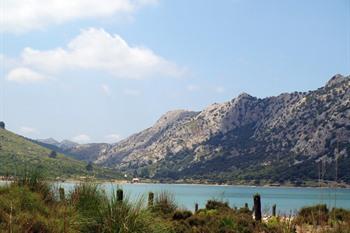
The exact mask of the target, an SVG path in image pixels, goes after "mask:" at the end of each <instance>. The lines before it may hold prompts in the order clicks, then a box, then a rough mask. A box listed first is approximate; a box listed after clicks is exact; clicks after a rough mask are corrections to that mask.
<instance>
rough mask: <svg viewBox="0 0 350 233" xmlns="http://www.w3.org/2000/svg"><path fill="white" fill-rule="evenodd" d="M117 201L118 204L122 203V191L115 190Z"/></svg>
mask: <svg viewBox="0 0 350 233" xmlns="http://www.w3.org/2000/svg"><path fill="white" fill-rule="evenodd" d="M117 201H120V202H122V201H123V190H122V189H118V190H117Z"/></svg>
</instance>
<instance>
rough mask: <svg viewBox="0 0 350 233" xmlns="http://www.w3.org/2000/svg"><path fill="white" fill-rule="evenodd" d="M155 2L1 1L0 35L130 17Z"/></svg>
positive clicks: (93, 0)
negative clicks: (50, 26) (83, 20)
mask: <svg viewBox="0 0 350 233" xmlns="http://www.w3.org/2000/svg"><path fill="white" fill-rule="evenodd" d="M156 3H157V0H113V1H111V0H69V1H62V0H45V1H43V0H26V1H23V0H1V12H2V13H3V14H4V15H3V16H2V17H1V19H0V31H4V32H14V33H21V32H26V31H30V30H33V29H39V28H44V27H45V26H48V25H50V24H62V23H65V22H69V21H72V20H77V19H84V18H102V17H109V16H113V15H117V16H130V15H131V14H132V13H133V12H135V11H136V10H137V9H139V8H141V7H143V6H146V5H151V4H156Z"/></svg>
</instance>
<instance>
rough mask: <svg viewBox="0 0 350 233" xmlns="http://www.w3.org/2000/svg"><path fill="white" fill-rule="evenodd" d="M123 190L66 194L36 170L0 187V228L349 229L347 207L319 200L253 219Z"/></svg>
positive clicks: (210, 232)
mask: <svg viewBox="0 0 350 233" xmlns="http://www.w3.org/2000/svg"><path fill="white" fill-rule="evenodd" d="M126 196H127V195H125V194H123V191H122V190H116V191H115V192H113V194H112V195H107V194H106V193H105V192H104V191H103V190H102V189H100V188H99V186H98V185H95V184H92V183H82V184H79V185H77V186H76V187H75V188H74V190H73V191H72V192H70V193H65V191H64V189H59V190H55V189H53V187H51V186H50V185H49V184H48V183H45V182H44V181H42V179H41V177H40V174H39V173H33V174H31V175H30V176H28V175H25V176H24V177H22V178H20V179H18V180H16V181H15V182H13V183H11V184H9V185H7V186H4V187H1V188H0V232H14V233H16V232H28V233H30V232H32V233H34V232H38V233H39V232H54V233H56V232H57V233H58V232H64V233H66V232H67V233H71V232H95V233H99V232H101V233H102V232H103V233H104V232H106V233H109V232H118V233H128V232H135V233H166V232H167V233H216V232H217V233H231V232H246V233H249V232H252V233H254V232H266V233H267V232H271V233H288V232H291V233H292V232H296V231H297V232H316V231H315V229H317V230H318V231H317V232H329V233H331V232H334V233H335V232H350V211H348V210H344V209H332V210H331V211H329V210H328V209H327V206H325V205H318V206H313V207H305V208H303V209H301V210H300V212H299V213H298V215H297V216H295V217H294V218H286V217H269V218H268V219H263V220H262V221H257V220H255V219H254V218H253V212H252V211H251V210H250V209H249V208H248V207H247V206H245V207H242V208H239V209H237V208H231V207H230V206H229V205H228V203H224V202H221V201H216V200H209V201H208V202H207V204H206V206H205V208H203V209H196V211H195V212H194V213H193V212H191V211H188V210H183V209H179V208H178V207H177V205H176V204H175V201H174V197H173V196H172V195H171V194H169V193H166V192H162V193H158V194H152V193H151V194H150V195H149V197H148V202H147V204H146V201H145V200H143V199H142V198H141V199H139V200H138V201H134V202H131V201H130V200H129V199H128V198H125V197H126Z"/></svg>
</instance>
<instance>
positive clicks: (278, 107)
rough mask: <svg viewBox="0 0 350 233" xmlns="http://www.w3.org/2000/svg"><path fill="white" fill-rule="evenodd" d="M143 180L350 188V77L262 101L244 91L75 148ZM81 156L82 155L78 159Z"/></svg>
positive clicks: (82, 156)
mask: <svg viewBox="0 0 350 233" xmlns="http://www.w3.org/2000/svg"><path fill="white" fill-rule="evenodd" d="M67 153H70V154H75V156H76V158H79V159H84V160H93V161H94V163H95V164H101V165H104V166H109V167H113V168H118V169H122V170H124V171H127V172H132V173H134V174H137V175H138V176H143V177H150V178H156V179H161V180H169V179H170V180H179V179H198V180H200V179H205V180H209V181H213V182H232V183H240V182H242V183H253V184H258V183H259V182H263V183H284V182H291V183H295V184H302V183H303V182H305V181H312V182H315V181H317V180H318V178H322V179H325V180H327V179H328V180H335V177H336V166H335V165H336V161H337V163H338V174H337V176H338V181H343V182H347V183H350V169H349V167H350V78H349V76H348V77H344V76H342V75H335V76H334V77H332V78H331V79H330V80H329V81H328V83H326V85H325V86H324V87H321V88H319V89H317V90H314V91H308V92H293V93H283V94H281V95H278V96H274V97H268V98H263V99H259V98H256V97H253V96H250V95H249V94H247V93H242V94H241V95H239V96H238V97H237V98H234V99H232V100H230V101H228V102H225V103H220V104H219V103H215V104H212V105H210V106H208V107H207V108H206V109H204V110H203V111H200V112H193V111H186V110H176V111H171V112H168V113H166V114H165V115H164V116H162V117H161V118H160V119H159V120H158V121H157V122H156V123H155V125H153V126H152V127H150V128H148V129H146V130H144V131H141V132H139V133H136V134H134V135H132V136H130V137H129V138H126V139H125V140H123V141H121V142H118V143H116V144H113V145H109V144H88V145H78V146H76V147H73V148H70V149H68V150H67ZM76 153H78V155H79V156H78V157H77V154H76Z"/></svg>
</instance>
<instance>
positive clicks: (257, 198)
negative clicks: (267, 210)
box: [254, 193, 261, 221]
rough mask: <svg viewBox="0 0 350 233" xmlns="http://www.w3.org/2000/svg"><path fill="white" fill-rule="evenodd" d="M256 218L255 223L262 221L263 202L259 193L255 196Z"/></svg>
mask: <svg viewBox="0 0 350 233" xmlns="http://www.w3.org/2000/svg"><path fill="white" fill-rule="evenodd" d="M254 216H255V221H261V200H260V195H259V194H258V193H257V194H255V195H254Z"/></svg>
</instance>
